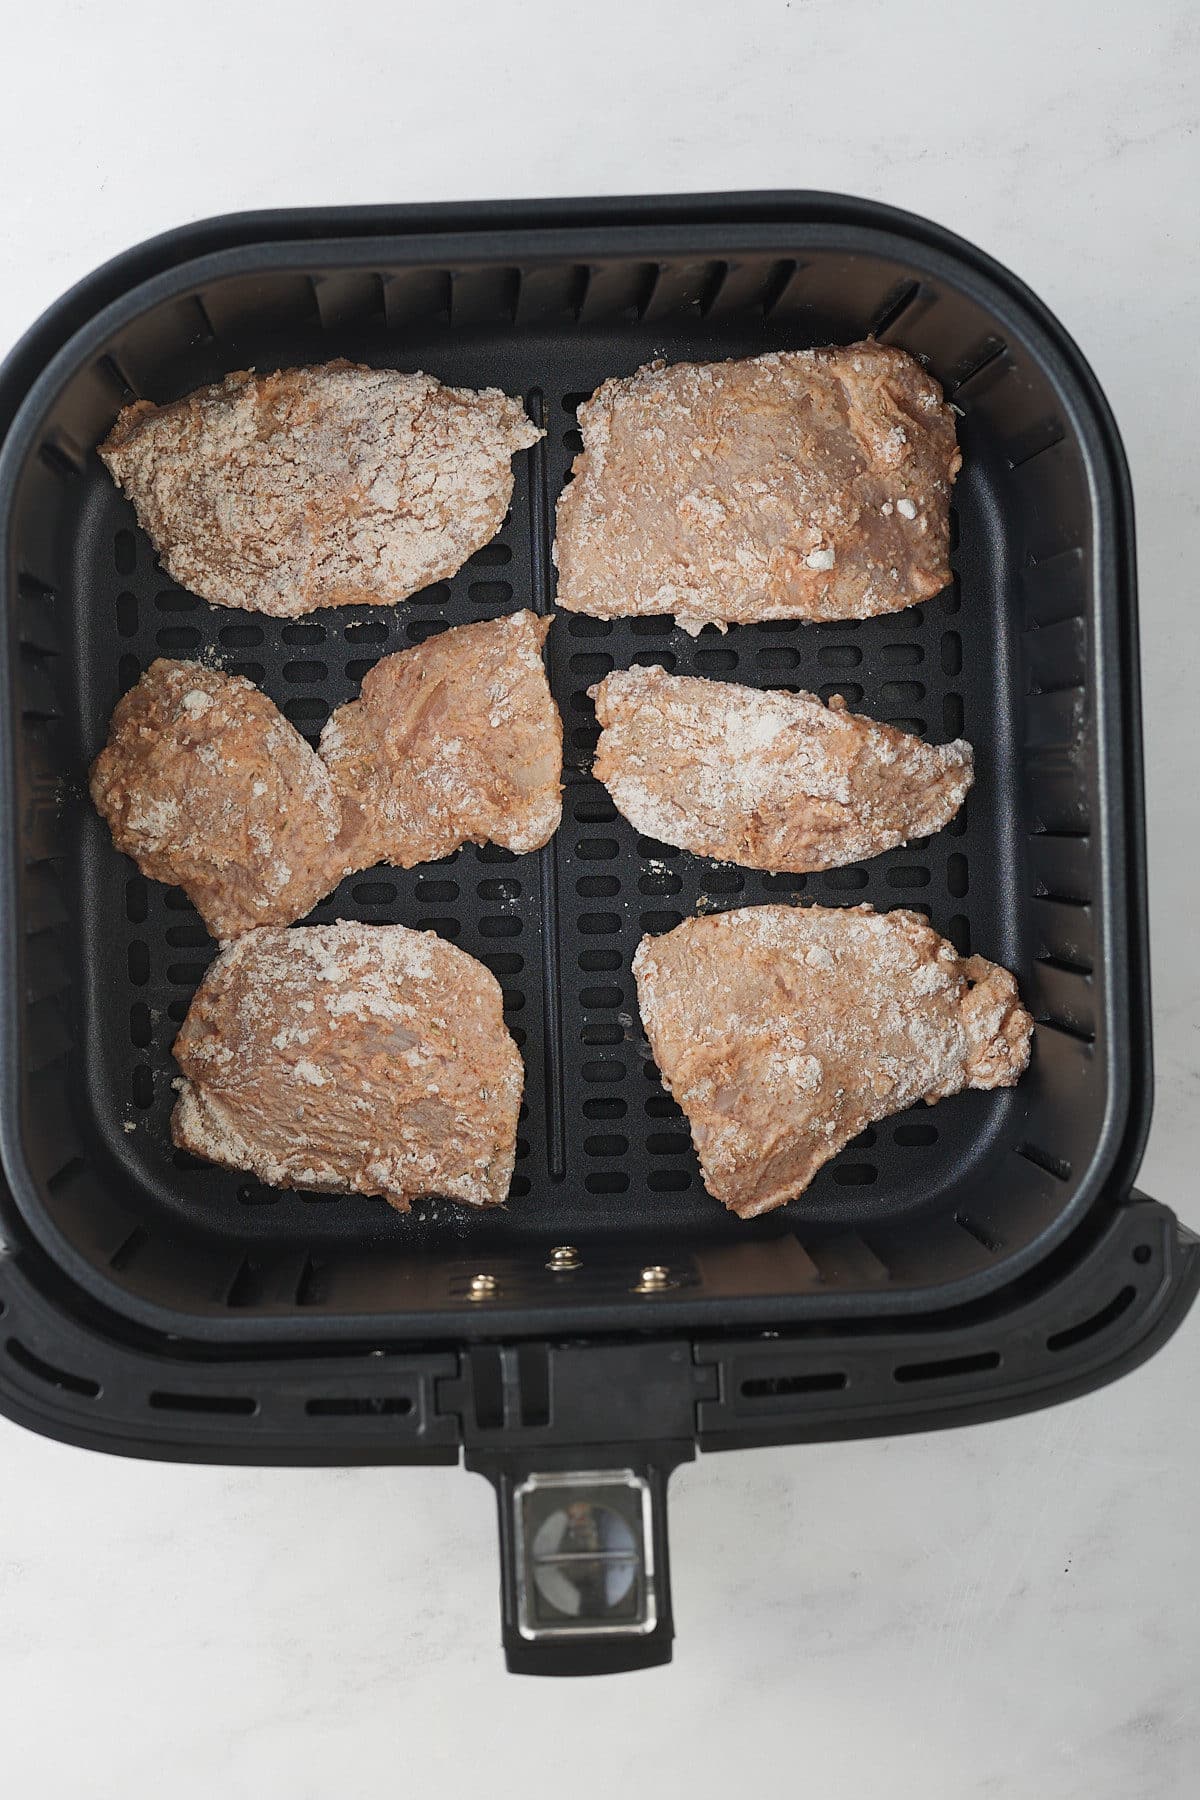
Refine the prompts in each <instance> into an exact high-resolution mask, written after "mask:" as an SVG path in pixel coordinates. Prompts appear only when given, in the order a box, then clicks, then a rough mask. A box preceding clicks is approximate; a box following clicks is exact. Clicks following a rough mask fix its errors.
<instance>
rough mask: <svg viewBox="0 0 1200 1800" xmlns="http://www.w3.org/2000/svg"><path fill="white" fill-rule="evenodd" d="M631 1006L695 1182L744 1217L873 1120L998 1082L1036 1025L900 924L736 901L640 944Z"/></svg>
mask: <svg viewBox="0 0 1200 1800" xmlns="http://www.w3.org/2000/svg"><path fill="white" fill-rule="evenodd" d="M633 971H634V975H635V976H636V978H637V989H638V1003H639V1005H640V1007H641V1013H642V1022H643V1024H644V1025H645V1028H646V1035H647V1037H648V1038H649V1040H650V1048H651V1050H652V1051H653V1053H654V1059H655V1061H656V1062H657V1064H658V1067H659V1070H660V1072H661V1074H662V1078H663V1082H664V1085H665V1086H666V1088H667V1089H668V1091H669V1092H670V1093H672V1094H674V1096H675V1098H676V1100H677V1101H678V1102H679V1105H680V1106H681V1107H682V1108H683V1110H684V1112H685V1113H686V1114H687V1119H688V1123H689V1125H690V1126H691V1128H692V1141H693V1142H694V1144H695V1146H696V1152H697V1155H698V1156H699V1158H700V1169H701V1173H702V1174H703V1176H704V1185H705V1186H706V1187H707V1189H708V1191H709V1193H710V1194H713V1195H715V1197H716V1198H717V1199H718V1200H722V1201H724V1203H725V1205H726V1206H727V1207H729V1209H730V1210H731V1211H732V1212H735V1213H737V1214H738V1215H739V1216H740V1217H741V1218H743V1219H749V1218H753V1217H755V1216H756V1214H758V1213H764V1212H770V1211H771V1210H772V1208H774V1207H777V1206H783V1205H785V1204H786V1202H787V1201H789V1200H794V1199H795V1198H796V1196H797V1195H798V1194H802V1193H803V1192H804V1189H805V1188H806V1187H807V1186H808V1184H809V1182H810V1181H811V1180H812V1178H813V1176H814V1175H815V1174H816V1172H817V1170H818V1169H819V1168H820V1167H821V1165H822V1164H823V1163H827V1162H828V1161H829V1159H830V1157H831V1156H835V1155H836V1154H837V1152H838V1151H839V1150H841V1149H842V1148H843V1146H844V1145H846V1144H848V1143H849V1142H850V1140H851V1139H852V1138H854V1137H857V1136H858V1133H859V1132H860V1131H862V1130H863V1128H864V1127H865V1126H867V1125H869V1124H871V1123H872V1121H873V1120H875V1119H884V1118H887V1117H888V1116H889V1114H891V1113H896V1112H901V1111H903V1110H904V1108H905V1107H908V1106H912V1105H913V1104H914V1103H915V1102H916V1101H918V1100H925V1101H927V1102H928V1103H929V1104H930V1105H932V1104H933V1102H934V1101H935V1100H941V1099H944V1098H945V1097H946V1095H948V1094H956V1093H958V1092H959V1090H960V1089H961V1088H965V1087H974V1088H995V1087H1012V1086H1013V1085H1014V1084H1015V1083H1016V1081H1017V1079H1018V1078H1019V1076H1020V1075H1021V1073H1022V1072H1023V1070H1024V1069H1025V1066H1026V1064H1027V1063H1028V1061H1029V1039H1030V1034H1031V1032H1032V1030H1033V1021H1032V1019H1031V1018H1030V1016H1029V1014H1028V1013H1027V1012H1026V1011H1025V1008H1024V1007H1023V1006H1022V1005H1021V1001H1020V997H1019V995H1018V993H1017V984H1016V982H1015V981H1014V980H1013V977H1012V976H1011V975H1010V974H1009V973H1008V971H1007V969H1002V968H1000V967H998V966H997V964H995V963H991V962H987V961H985V959H984V958H983V957H982V956H971V957H966V958H963V957H960V956H959V955H958V952H957V951H956V950H955V949H954V946H953V945H952V944H949V943H947V942H946V940H945V938H942V937H939V936H938V934H937V933H936V932H935V931H933V930H931V929H930V927H929V926H928V925H927V924H926V923H925V921H924V920H923V919H922V918H921V917H920V916H919V915H918V914H917V913H911V912H891V913H876V912H873V911H872V910H871V908H870V907H869V906H857V907H850V908H830V907H819V906H813V907H789V906H750V907H739V908H738V909H736V910H735V911H731V912H724V913H714V914H711V915H709V916H708V917H706V918H698V919H687V920H685V921H684V923H683V924H682V925H677V926H676V928H675V929H674V931H668V932H667V933H666V934H665V935H664V936H663V937H644V938H643V939H642V941H641V943H640V944H639V946H638V948H637V951H636V953H635V955H634V959H633Z"/></svg>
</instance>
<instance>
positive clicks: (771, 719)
mask: <svg viewBox="0 0 1200 1800" xmlns="http://www.w3.org/2000/svg"><path fill="white" fill-rule="evenodd" d="M591 693H592V697H593V698H594V700H595V702H596V717H597V718H598V719H599V721H600V723H601V725H602V726H603V727H604V729H603V730H602V731H601V733H600V741H599V743H598V744H597V746H596V760H595V765H594V767H593V771H592V772H593V774H594V775H595V776H596V778H597V780H598V781H602V782H603V783H604V785H605V787H606V788H607V789H608V791H609V793H610V794H611V795H612V797H613V800H614V801H615V803H616V805H617V806H618V807H619V808H620V810H621V811H622V812H623V813H624V815H625V817H626V818H627V819H629V820H630V822H631V823H632V824H634V825H636V827H637V829H638V830H639V831H641V832H644V833H645V834H646V836H647V837H653V838H657V839H658V840H659V842H660V843H664V844H676V845H678V846H679V848H680V849H682V850H691V851H693V852H694V853H695V855H697V856H717V857H723V858H725V859H726V860H728V861H729V862H737V863H742V864H743V865H744V866H745V867H746V868H748V869H771V870H788V871H790V872H792V873H795V874H804V873H807V872H808V871H810V870H813V869H836V868H840V867H842V866H843V865H844V864H846V863H852V862H859V861H860V860H861V859H862V858H864V857H868V856H878V855H879V853H880V851H882V850H891V849H893V848H894V846H895V845H897V844H903V843H905V842H907V840H908V839H909V838H910V837H928V836H929V835H930V834H931V833H933V832H935V831H940V830H941V829H942V827H943V826H944V825H947V824H949V822H950V820H951V819H952V818H953V817H954V815H955V813H956V812H957V811H958V809H959V807H960V806H961V805H962V803H963V800H964V799H965V797H966V794H967V790H968V789H969V788H970V786H971V781H972V779H973V766H972V752H971V746H970V744H967V743H964V742H963V740H962V739H961V738H957V739H955V741H954V742H953V743H951V744H937V745H934V744H926V743H923V742H922V740H921V739H920V738H916V737H912V736H910V734H909V733H908V732H907V731H897V730H896V729H895V727H894V726H892V725H879V724H876V722H875V721H874V720H873V719H864V718H861V717H860V716H859V715H858V714H857V713H852V712H847V710H846V702H845V701H844V700H843V699H842V697H841V695H840V694H835V695H834V696H833V698H832V699H831V700H830V702H829V705H828V706H825V705H824V704H823V703H822V701H821V700H819V699H818V698H817V696H816V695H815V694H805V693H799V694H789V693H784V692H780V691H778V690H773V689H767V690H766V691H765V692H763V691H761V690H759V689H757V688H749V687H741V686H739V685H738V684H737V683H736V682H731V681H707V680H704V679H702V678H701V677H698V676H691V675H668V674H667V672H666V671H665V669H659V668H642V667H640V666H635V667H634V668H632V669H618V670H616V671H615V672H614V673H613V674H611V675H606V676H605V677H604V680H603V681H601V682H600V683H599V684H598V686H596V687H594V688H592V689H591Z"/></svg>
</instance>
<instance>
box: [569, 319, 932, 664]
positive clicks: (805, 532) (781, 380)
mask: <svg viewBox="0 0 1200 1800" xmlns="http://www.w3.org/2000/svg"><path fill="white" fill-rule="evenodd" d="M579 424H580V429H581V430H582V433H583V451H582V453H581V454H580V455H579V456H577V457H576V459H575V463H574V469H573V473H574V477H575V479H574V481H573V482H572V483H571V484H570V486H569V487H568V488H566V490H565V491H564V492H563V493H562V495H561V496H560V497H559V502H558V539H557V542H556V544H555V560H556V562H557V564H558V604H559V605H560V606H563V607H566V608H568V609H569V610H571V611H573V612H584V613H592V614H593V615H595V616H596V617H597V618H601V619H615V618H625V617H627V616H629V615H631V614H640V613H674V615H675V618H676V621H677V622H678V624H680V625H682V626H683V628H684V630H685V631H690V632H692V633H693V634H694V633H697V632H699V630H700V629H701V627H702V626H704V625H710V624H711V625H719V626H720V627H721V629H722V630H723V629H724V628H725V626H726V625H729V624H735V623H744V622H747V621H750V620H755V619H869V618H872V617H873V616H874V615H875V614H877V613H890V612H898V611H899V610H900V609H901V608H902V607H905V606H912V605H913V604H914V603H915V602H916V601H918V600H925V599H928V598H929V596H930V595H932V594H936V593H937V592H938V591H939V589H941V588H943V587H944V586H945V585H946V583H947V581H948V580H949V579H950V564H949V548H950V536H949V507H950V488H951V485H952V483H953V481H954V477H955V476H956V475H957V473H958V470H959V468H960V467H961V464H962V457H961V455H960V454H959V450H958V447H957V444H956V443H955V433H954V415H953V413H952V412H951V409H950V408H949V407H948V406H947V405H946V404H945V402H944V401H943V399H942V391H941V388H940V387H939V386H938V384H937V382H936V381H934V380H933V378H932V376H930V375H927V374H926V373H925V370H924V369H923V368H922V367H921V365H920V363H918V362H916V361H915V360H914V359H913V358H912V357H911V356H908V355H907V354H906V353H905V352H904V351H903V350H896V349H893V348H892V347H891V346H890V345H888V344H877V343H873V342H871V341H868V342H866V343H861V344H850V345H849V346H847V347H846V348H844V349H841V348H829V349H823V350H784V351H775V352H773V353H772V354H771V355H769V356H756V357H752V358H751V359H750V360H748V361H745V362H722V363H676V364H674V365H673V366H671V367H666V366H664V365H663V364H662V363H650V364H648V365H647V366H646V367H645V368H643V369H639V370H638V372H637V374H636V375H630V376H626V377H623V378H620V379H614V380H610V381H606V382H604V384H603V385H602V386H601V387H599V388H598V389H597V390H596V392H595V393H594V394H593V395H592V397H591V399H590V400H588V401H585V403H584V404H583V405H582V406H581V407H580V408H579Z"/></svg>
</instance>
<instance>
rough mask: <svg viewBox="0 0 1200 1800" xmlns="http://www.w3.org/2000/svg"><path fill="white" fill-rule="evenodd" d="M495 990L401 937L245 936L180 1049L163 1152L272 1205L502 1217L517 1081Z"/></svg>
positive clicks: (421, 936)
mask: <svg viewBox="0 0 1200 1800" xmlns="http://www.w3.org/2000/svg"><path fill="white" fill-rule="evenodd" d="M502 1005H503V1002H502V999H501V993H500V984H499V983H498V982H497V980H496V978H495V976H493V975H492V974H490V973H489V971H488V970H487V969H485V968H484V966H483V964H482V963H479V962H476V960H475V958H474V957H473V956H468V955H467V954H466V952H465V951H463V950H456V949H455V948H454V946H453V945H452V944H446V943H443V942H442V940H441V939H440V938H438V937H435V936H434V935H433V934H432V933H429V932H419V931H409V930H408V929H407V927H406V926H403V925H355V924H341V925H310V926H305V927H302V928H301V929H300V930H297V931H253V932H250V933H248V935H247V936H246V937H243V938H239V939H238V941H237V943H236V944H232V945H230V946H229V947H228V948H227V949H225V950H223V951H222V952H221V954H220V955H219V956H218V957H217V959H216V961H215V962H214V963H213V964H212V965H211V967H210V968H209V970H208V973H207V974H206V975H205V977H204V980H203V981H202V982H201V984H200V987H199V989H198V991H197V993H196V997H195V999H194V1000H193V1001H192V1004H191V1008H190V1009H189V1011H188V1016H187V1018H186V1019H185V1020H184V1023H183V1029H182V1030H181V1031H180V1033H179V1036H178V1038H177V1039H176V1040H175V1059H176V1061H177V1062H178V1064H179V1067H180V1068H181V1069H182V1071H183V1081H182V1082H181V1083H180V1091H179V1099H178V1101H177V1102H176V1105H175V1110H174V1113H173V1114H172V1117H171V1135H172V1137H173V1138H174V1140H175V1142H176V1143H177V1144H178V1145H180V1147H181V1148H182V1149H185V1150H190V1151H192V1153H193V1154H194V1155H196V1156H203V1157H206V1158H207V1159H208V1160H209V1161H210V1162H215V1163H220V1164H221V1165H222V1166H223V1167H224V1168H229V1169H249V1170H251V1171H253V1173H254V1174H255V1175H257V1176H258V1177H259V1179H260V1180H262V1181H265V1182H269V1183H270V1185H271V1186H272V1187H288V1188H306V1189H316V1190H317V1191H319V1192H323V1193H326V1192H327V1193H357V1194H382V1195H384V1196H385V1198H386V1199H387V1200H388V1201H390V1203H391V1204H392V1205H393V1206H394V1207H396V1208H397V1210H398V1211H400V1212H407V1211H408V1209H409V1204H410V1202H411V1201H413V1200H415V1199H417V1198H419V1197H420V1196H421V1195H425V1194H441V1195H445V1196H446V1197H447V1198H449V1199H453V1200H462V1201H465V1202H466V1203H467V1204H468V1205H470V1206H499V1205H500V1204H501V1203H502V1201H503V1200H504V1199H505V1197H506V1195H507V1193H508V1188H509V1183H510V1181H511V1180H512V1172H513V1160H514V1157H515V1153H516V1133H517V1111H518V1108H519V1107H520V1104H521V1088H522V1083H523V1078H524V1071H523V1068H522V1064H521V1056H520V1052H519V1051H518V1049H517V1046H516V1045H515V1044H514V1043H513V1040H512V1038H511V1037H510V1036H509V1034H508V1031H507V1030H506V1028H505V1025H504V1018H503V1012H502Z"/></svg>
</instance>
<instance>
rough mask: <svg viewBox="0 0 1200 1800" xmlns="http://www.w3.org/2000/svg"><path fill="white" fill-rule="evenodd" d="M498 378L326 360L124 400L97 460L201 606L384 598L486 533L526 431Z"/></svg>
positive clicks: (429, 575) (455, 559)
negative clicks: (482, 382)
mask: <svg viewBox="0 0 1200 1800" xmlns="http://www.w3.org/2000/svg"><path fill="white" fill-rule="evenodd" d="M542 435H543V434H542V432H540V431H539V430H538V429H537V427H536V426H535V425H533V424H532V423H531V421H530V420H529V418H528V416H527V415H526V412H525V409H524V407H523V406H522V404H521V402H520V401H519V400H513V399H510V398H509V396H508V395H507V394H502V393H501V392H500V390H499V389H498V388H486V389H484V390H483V391H482V392H479V393H476V392H474V391H473V390H471V389H470V388H450V387H443V386H442V384H441V383H440V382H439V381H435V380H434V378H433V376H432V375H423V374H419V373H418V374H415V375H410V374H406V373H404V372H403V371H401V370H399V369H368V368H363V367H361V366H359V365H358V364H355V363H349V362H341V361H339V362H331V363H326V364H324V365H323V366H322V367H319V368H312V369H281V370H279V371H278V372H277V373H275V374H273V375H256V374H254V373H253V372H252V371H248V370H240V371H239V372H238V373H236V374H233V375H227V376H226V378H225V380H224V381H222V382H218V383H217V384H216V385H215V386H214V387H208V388H201V389H199V390H198V391H197V392H196V393H194V394H189V395H187V397H186V398H185V399H183V400H178V401H176V402H175V403H174V404H173V405H171V406H152V405H151V404H150V402H149V401H147V400H139V401H138V402H137V404H136V405H134V406H127V407H126V408H125V409H124V411H123V412H122V413H121V415H120V417H119V418H118V420H117V423H116V425H115V426H114V428H113V430H112V432H111V434H110V435H109V437H108V439H107V441H106V442H105V443H103V444H101V446H100V456H101V458H102V460H103V461H104V463H105V465H106V466H107V468H108V470H109V473H110V474H111V475H112V477H113V479H114V480H115V481H116V482H118V483H119V485H120V486H121V487H122V488H123V489H124V490H125V492H126V493H127V494H128V496H129V498H130V499H131V500H132V501H133V504H134V507H135V508H136V510H137V515H138V520H139V522H140V523H141V525H142V526H143V528H144V529H145V531H146V532H147V533H148V535H149V537H150V540H151V542H152V543H153V545H154V548H155V549H156V550H157V551H158V553H159V556H160V557H161V559H162V563H163V567H164V568H165V569H166V570H167V571H168V573H169V574H171V575H173V576H174V578H175V580H176V581H179V582H181V583H182V584H183V586H184V587H187V588H191V589H192V591H193V592H194V593H197V594H201V595H203V597H204V598H205V599H206V600H211V601H213V602H214V603H215V604H216V605H218V606H240V607H243V608H245V610H246V611H247V612H261V613H271V614H273V615H275V616H276V617H279V618H296V617H298V616H299V615H300V614H301V613H308V612H312V611H313V610H314V608H316V607H318V606H358V605H363V604H379V605H391V604H392V603H393V602H395V601H397V600H403V599H404V598H405V596H406V595H408V594H415V593H416V592H417V591H418V590H419V589H421V588H424V587H428V586H429V584H430V583H431V582H434V581H442V580H445V579H446V578H447V577H448V576H451V575H453V574H454V573H455V572H456V571H457V570H458V569H461V568H462V566H463V564H464V563H465V562H466V560H467V558H468V557H469V556H471V555H473V554H474V552H475V551H476V550H479V549H481V548H482V547H483V545H484V544H486V543H487V542H488V541H489V539H491V538H493V537H494V536H495V535H496V533H497V531H499V529H500V527H501V525H502V524H503V523H504V515H505V512H506V511H507V509H508V503H509V500H510V499H511V498H512V490H513V473H512V465H511V458H512V456H513V455H514V453H515V452H516V451H518V450H524V449H527V448H528V446H529V445H530V444H533V443H536V441H537V440H538V438H540V437H541V436H542Z"/></svg>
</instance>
